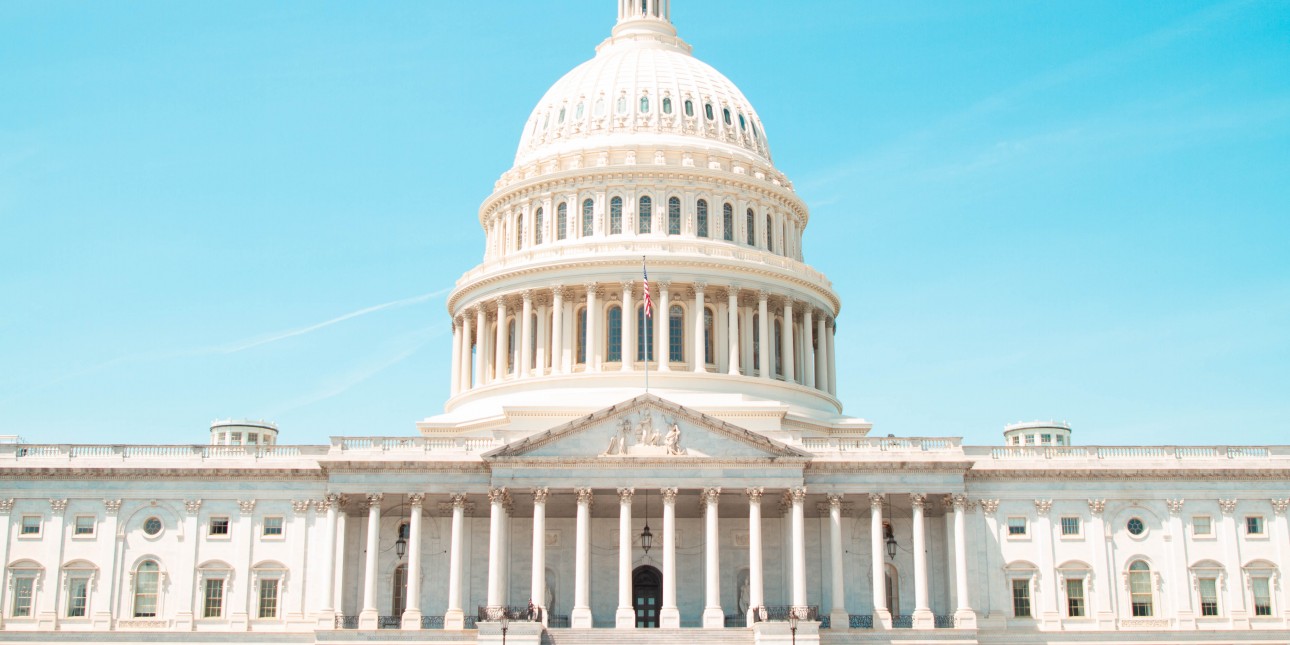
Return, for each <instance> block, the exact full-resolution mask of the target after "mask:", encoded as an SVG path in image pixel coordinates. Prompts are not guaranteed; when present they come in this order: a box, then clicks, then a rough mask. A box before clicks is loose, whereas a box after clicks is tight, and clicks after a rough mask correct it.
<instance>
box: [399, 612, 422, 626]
mask: <svg viewBox="0 0 1290 645" xmlns="http://www.w3.org/2000/svg"><path fill="white" fill-rule="evenodd" d="M399 627H400V628H401V629H421V610H420V609H407V610H404V612H403V624H402V625H400V626H399Z"/></svg>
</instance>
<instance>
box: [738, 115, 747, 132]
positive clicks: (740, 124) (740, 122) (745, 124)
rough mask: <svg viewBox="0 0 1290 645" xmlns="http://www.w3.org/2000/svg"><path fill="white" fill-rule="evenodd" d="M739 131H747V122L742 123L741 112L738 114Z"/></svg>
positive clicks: (742, 116)
mask: <svg viewBox="0 0 1290 645" xmlns="http://www.w3.org/2000/svg"><path fill="white" fill-rule="evenodd" d="M739 129H740V130H747V129H748V122H747V121H744V115H743V113H742V112H741V113H740V114H739Z"/></svg>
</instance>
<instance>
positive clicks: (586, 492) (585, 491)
mask: <svg viewBox="0 0 1290 645" xmlns="http://www.w3.org/2000/svg"><path fill="white" fill-rule="evenodd" d="M574 492H575V493H577V494H578V506H591V502H592V500H593V499H594V498H595V496H594V494H593V493H592V491H591V489H590V488H577V489H574Z"/></svg>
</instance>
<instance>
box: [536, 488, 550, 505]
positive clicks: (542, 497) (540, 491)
mask: <svg viewBox="0 0 1290 645" xmlns="http://www.w3.org/2000/svg"><path fill="white" fill-rule="evenodd" d="M532 492H533V503H534V504H545V503H546V498H547V496H549V495H550V494H551V491H550V490H549V489H547V488H534V489H533V491H532Z"/></svg>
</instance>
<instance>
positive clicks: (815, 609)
mask: <svg viewBox="0 0 1290 645" xmlns="http://www.w3.org/2000/svg"><path fill="white" fill-rule="evenodd" d="M793 618H795V619H797V620H807V621H812V620H819V619H820V607H819V605H796V606H793V605H769V606H765V607H758V608H757V609H756V610H755V611H753V621H754V622H758V623H767V622H783V621H786V620H789V619H793Z"/></svg>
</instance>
